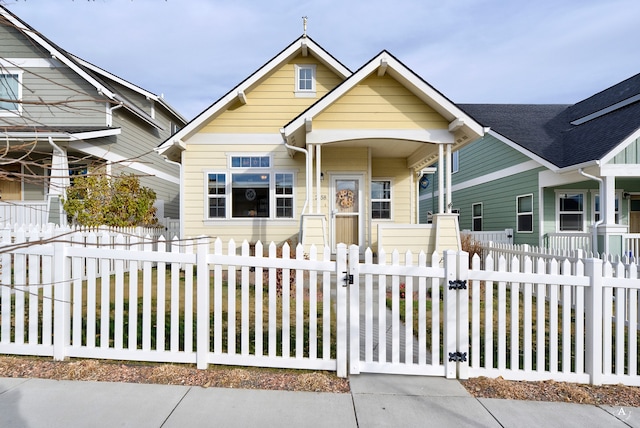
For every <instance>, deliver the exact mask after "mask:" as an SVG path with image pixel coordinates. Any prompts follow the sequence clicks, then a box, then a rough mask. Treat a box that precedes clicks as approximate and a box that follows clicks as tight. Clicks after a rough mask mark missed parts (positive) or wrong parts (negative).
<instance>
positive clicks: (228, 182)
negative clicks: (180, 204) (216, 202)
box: [203, 167, 298, 222]
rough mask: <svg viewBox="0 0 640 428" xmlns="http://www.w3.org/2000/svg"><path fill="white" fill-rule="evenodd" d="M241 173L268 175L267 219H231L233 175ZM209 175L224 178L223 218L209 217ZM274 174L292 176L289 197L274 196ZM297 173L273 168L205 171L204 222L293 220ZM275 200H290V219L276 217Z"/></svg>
mask: <svg viewBox="0 0 640 428" xmlns="http://www.w3.org/2000/svg"><path fill="white" fill-rule="evenodd" d="M243 173H252V174H254V173H264V174H268V175H269V216H268V217H246V218H245V217H233V216H232V213H231V212H232V205H231V204H232V203H233V200H232V197H231V196H232V192H233V174H243ZM209 174H222V175H224V176H225V193H224V199H225V216H224V217H209V199H210V197H209ZM276 174H290V175H291V176H292V183H293V189H292V190H293V193H292V194H291V196H288V195H286V196H278V195H276V181H275V175H276ZM297 179H298V177H297V173H296V172H295V171H291V170H277V169H273V168H231V167H229V168H228V169H227V170H206V171H204V192H203V193H204V221H205V222H212V221H220V220H234V221H240V222H242V221H247V220H249V221H253V220H256V219H258V220H282V221H287V220H295V219H296V200H297V198H296V183H297ZM277 198H290V199H291V200H292V204H291V205H292V213H291V217H277V208H276V199H277Z"/></svg>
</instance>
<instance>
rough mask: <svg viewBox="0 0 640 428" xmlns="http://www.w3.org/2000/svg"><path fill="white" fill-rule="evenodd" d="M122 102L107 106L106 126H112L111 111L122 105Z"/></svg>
mask: <svg viewBox="0 0 640 428" xmlns="http://www.w3.org/2000/svg"><path fill="white" fill-rule="evenodd" d="M123 106H124V103H122V102H121V103H120V104H116V105H114V106H113V107H107V126H108V127H109V128H111V127H112V126H113V111H114V110H117V109H119V108H120V107H123Z"/></svg>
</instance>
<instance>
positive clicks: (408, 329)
mask: <svg viewBox="0 0 640 428" xmlns="http://www.w3.org/2000/svg"><path fill="white" fill-rule="evenodd" d="M404 263H405V265H406V266H412V265H413V254H412V252H411V251H407V252H406V254H405V258H404ZM404 284H405V289H404V300H405V305H404V327H405V331H404V342H405V344H404V347H405V351H404V357H405V361H404V362H405V363H407V364H411V363H413V341H414V335H413V276H406V277H405V283H404Z"/></svg>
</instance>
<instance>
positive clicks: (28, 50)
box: [0, 6, 186, 223]
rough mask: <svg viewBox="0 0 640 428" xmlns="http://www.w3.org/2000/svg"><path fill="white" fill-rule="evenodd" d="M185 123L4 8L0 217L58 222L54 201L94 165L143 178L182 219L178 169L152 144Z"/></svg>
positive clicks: (164, 213)
mask: <svg viewBox="0 0 640 428" xmlns="http://www.w3.org/2000/svg"><path fill="white" fill-rule="evenodd" d="M185 123H186V120H185V119H184V118H183V117H182V116H181V115H180V114H179V113H178V112H177V111H175V110H174V109H173V108H172V107H171V106H169V104H167V103H166V102H165V101H164V99H163V98H162V96H157V95H155V94H153V93H151V92H149V91H146V90H144V89H142V88H140V87H138V86H136V85H134V84H132V83H130V82H127V81H126V80H124V79H121V78H120V77H117V76H115V75H113V74H110V73H109V72H107V71H105V70H102V69H101V68H99V67H97V66H95V65H93V64H90V63H88V62H86V61H84V60H82V59H80V58H78V57H75V56H74V55H72V54H70V53H68V52H66V51H65V50H63V49H62V48H60V47H59V46H57V45H56V44H54V43H53V42H51V41H50V40H48V39H47V38H45V37H44V36H43V35H42V34H40V33H38V32H37V31H36V30H35V29H33V28H31V27H30V26H29V25H27V24H26V23H24V22H23V21H21V20H20V19H19V18H18V17H17V16H15V15H14V14H12V13H11V12H10V11H9V10H8V9H6V8H5V7H2V6H0V138H1V139H2V148H0V222H11V223H23V222H24V223H47V222H53V223H61V222H62V223H64V221H65V218H64V217H65V216H64V215H63V214H62V212H61V208H60V198H61V197H62V196H63V195H64V187H65V186H67V185H68V183H69V182H70V175H71V179H72V176H73V175H77V174H83V173H86V171H87V170H91V169H94V168H98V169H102V170H104V171H106V172H108V173H110V174H112V175H118V174H120V173H121V172H124V173H133V174H136V175H138V176H140V181H141V183H142V185H144V186H147V187H150V188H152V189H153V190H154V191H155V192H156V194H157V201H158V202H157V207H158V216H159V217H172V218H178V217H179V197H178V192H179V183H180V172H179V167H178V165H176V164H172V163H169V162H167V161H165V160H164V159H163V158H162V157H161V156H160V155H158V154H157V153H156V152H155V151H154V149H155V148H156V147H157V146H158V145H159V144H160V143H161V142H162V141H164V140H166V139H167V138H168V137H169V136H170V135H171V134H173V133H174V132H175V131H177V130H178V129H179V128H181V127H182V126H184V124H185Z"/></svg>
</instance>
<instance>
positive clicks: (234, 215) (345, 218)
mask: <svg viewBox="0 0 640 428" xmlns="http://www.w3.org/2000/svg"><path fill="white" fill-rule="evenodd" d="M483 133H484V129H483V128H482V127H481V126H480V125H479V124H478V123H476V122H475V121H474V120H473V119H472V118H470V117H469V116H467V115H465V113H463V112H462V111H461V110H460V109H459V108H457V107H456V105H455V104H454V103H452V102H451V101H450V100H448V99H447V98H446V97H445V96H443V95H442V94H441V93H440V92H438V91H437V90H435V89H434V88H433V87H431V86H430V85H429V84H428V83H426V82H425V81H424V80H422V79H421V78H420V77H419V76H417V75H416V74H415V73H414V72H412V71H411V70H410V69H408V68H407V67H406V66H405V65H403V64H402V63H401V62H400V61H398V60H397V59H396V58H395V57H393V56H392V55H391V54H390V53H388V52H386V51H383V52H381V53H380V54H378V55H376V56H375V57H374V58H373V59H372V60H370V61H369V62H367V63H366V64H364V65H363V66H362V67H361V68H360V69H359V70H358V71H356V72H351V71H349V70H348V69H347V68H346V67H345V66H344V65H342V64H341V63H340V62H339V61H337V60H336V59H335V58H334V57H333V56H331V55H330V54H329V53H327V52H326V51H325V50H324V49H322V48H321V47H320V46H319V45H318V44H316V43H315V42H314V41H313V40H312V39H311V38H309V37H307V36H306V35H303V36H302V37H300V38H299V39H298V40H296V41H295V42H293V43H292V44H291V45H289V46H288V47H287V48H286V49H284V50H283V51H282V52H280V53H279V54H278V55H277V56H275V57H274V58H273V59H271V60H270V61H269V62H267V63H266V64H265V65H264V66H263V67H261V68H260V69H259V70H257V71H256V72H255V73H253V74H252V75H251V76H249V77H248V78H247V79H246V80H244V81H243V82H242V83H240V84H239V85H238V86H236V87H235V88H233V89H232V90H231V91H229V92H228V93H227V94H226V95H224V96H223V97H222V98H220V99H219V100H218V101H216V102H215V103H214V104H213V105H211V106H210V107H209V108H207V109H206V110H205V111H203V112H202V113H201V114H200V115H198V116H197V117H196V118H195V119H194V120H192V121H191V122H190V123H188V124H187V125H186V126H185V127H184V128H183V129H181V130H180V131H178V132H177V133H176V134H174V135H173V136H172V137H170V138H169V139H168V140H167V141H165V142H164V143H163V144H162V145H161V146H160V147H159V148H158V151H159V152H160V153H161V154H162V155H163V156H165V157H166V158H167V159H169V160H171V161H174V162H179V163H180V164H181V165H182V178H181V216H180V218H181V222H182V225H181V228H182V231H181V233H182V236H199V235H208V236H213V237H219V238H221V239H222V240H223V241H224V242H228V241H229V240H231V239H234V240H235V241H236V242H241V241H243V240H248V241H250V242H256V241H262V242H263V243H269V242H271V241H274V242H276V243H280V242H283V241H286V240H291V241H292V242H293V243H297V242H301V243H303V244H304V245H305V246H308V245H310V244H316V245H329V246H331V248H333V249H334V250H335V248H336V245H337V243H341V242H342V243H346V244H357V245H359V246H360V249H361V251H363V250H364V249H366V248H367V247H371V248H373V249H376V248H378V246H380V245H384V248H385V250H387V251H390V250H392V249H394V248H399V249H412V250H418V249H424V250H425V251H427V252H429V251H433V250H436V249H437V250H442V249H446V248H458V247H459V233H458V223H457V216H456V215H455V214H452V213H451V212H450V209H449V208H448V207H450V202H451V196H450V195H451V189H450V183H451V167H450V165H451V161H450V160H449V161H447V159H449V158H450V157H451V154H452V152H453V151H455V150H457V149H459V148H460V147H462V146H463V145H465V144H468V143H470V142H471V141H473V140H475V139H477V138H479V137H480V136H482V135H483ZM429 165H438V168H427V167H428V166H429ZM433 174H438V177H439V178H440V179H439V180H437V181H438V183H441V184H440V186H439V188H438V189H437V191H436V190H435V189H434V194H436V195H437V198H439V199H438V200H439V210H438V213H435V214H434V215H433V224H430V225H418V224H417V223H418V186H419V185H420V183H422V184H423V185H424V183H426V182H427V181H426V180H429V179H430V178H432V177H430V176H431V175H433ZM432 181H435V180H432Z"/></svg>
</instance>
